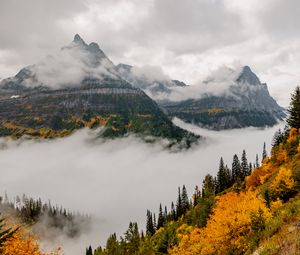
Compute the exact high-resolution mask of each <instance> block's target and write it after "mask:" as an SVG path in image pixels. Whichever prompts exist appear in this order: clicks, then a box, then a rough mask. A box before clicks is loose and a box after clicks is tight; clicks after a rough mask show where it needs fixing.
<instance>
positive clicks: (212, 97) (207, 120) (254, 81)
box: [161, 66, 285, 130]
mask: <svg viewBox="0 0 300 255" xmlns="http://www.w3.org/2000/svg"><path fill="white" fill-rule="evenodd" d="M230 72H231V71H230ZM230 72H229V73H230ZM230 75H231V77H234V79H233V80H230V79H226V77H223V78H224V79H223V78H222V77H221V80H220V77H218V78H216V77H209V78H208V79H207V80H206V81H204V84H205V86H208V87H209V89H208V91H214V88H213V87H214V86H219V87H220V88H221V87H222V88H223V90H224V86H225V87H226V89H225V90H224V91H223V93H219V94H218V93H205V94H203V95H202V96H201V98H200V99H189V100H184V101H180V102H170V101H169V102H166V101H164V102H161V106H162V107H163V108H165V109H166V110H167V112H168V114H169V115H170V116H176V117H179V118H181V119H183V120H185V121H188V122H192V123H196V124H198V125H200V126H202V127H205V128H209V129H215V130H221V129H232V128H242V127H248V126H254V127H264V126H273V125H275V124H276V123H277V122H278V121H279V120H282V119H283V118H284V117H285V111H284V109H283V108H282V107H280V106H279V105H278V104H277V103H276V101H275V100H274V99H273V98H272V97H271V96H270V94H269V91H268V87H267V85H266V84H265V83H261V82H260V80H259V78H258V77H257V76H256V74H254V73H253V72H252V71H251V69H250V67H248V66H244V67H243V68H241V70H240V71H238V72H237V71H236V70H232V73H231V74H230ZM220 84H221V86H220Z"/></svg>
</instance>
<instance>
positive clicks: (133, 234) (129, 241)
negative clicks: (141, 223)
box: [124, 222, 140, 255]
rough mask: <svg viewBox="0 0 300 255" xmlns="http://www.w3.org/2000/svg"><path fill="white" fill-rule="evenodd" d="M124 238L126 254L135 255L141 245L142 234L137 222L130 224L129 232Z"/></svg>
mask: <svg viewBox="0 0 300 255" xmlns="http://www.w3.org/2000/svg"><path fill="white" fill-rule="evenodd" d="M124 237H125V239H124V240H125V250H126V254H128V255H129V254H130V255H131V254H134V253H135V252H136V251H137V250H138V248H139V245H140V234H139V229H138V225H137V223H136V222H134V223H132V222H130V223H129V227H128V230H127V231H126V232H125V235H124Z"/></svg>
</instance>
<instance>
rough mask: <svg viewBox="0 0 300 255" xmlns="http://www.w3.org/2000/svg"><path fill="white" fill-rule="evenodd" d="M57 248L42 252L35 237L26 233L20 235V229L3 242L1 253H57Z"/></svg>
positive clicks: (18, 254) (20, 254)
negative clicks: (53, 250) (52, 250)
mask: <svg viewBox="0 0 300 255" xmlns="http://www.w3.org/2000/svg"><path fill="white" fill-rule="evenodd" d="M59 250H60V249H58V250H57V251H55V252H51V253H44V252H42V251H41V249H40V247H39V245H38V243H37V240H36V239H35V238H33V237H32V236H28V235H26V236H24V235H23V236H22V235H21V233H20V231H18V232H17V233H15V234H14V235H13V237H12V238H11V239H10V240H8V241H7V242H6V243H5V244H4V246H3V247H2V251H1V255H58V254H59Z"/></svg>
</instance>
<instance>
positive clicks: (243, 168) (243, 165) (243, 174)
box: [241, 150, 249, 180]
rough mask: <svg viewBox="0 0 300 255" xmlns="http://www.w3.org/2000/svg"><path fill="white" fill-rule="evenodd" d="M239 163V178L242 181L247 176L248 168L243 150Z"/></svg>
mask: <svg viewBox="0 0 300 255" xmlns="http://www.w3.org/2000/svg"><path fill="white" fill-rule="evenodd" d="M241 161H242V162H241V178H242V180H244V179H245V177H246V176H248V175H249V166H248V161H247V156H246V151H245V150H243V154H242V159H241Z"/></svg>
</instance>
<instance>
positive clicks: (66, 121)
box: [0, 35, 197, 143]
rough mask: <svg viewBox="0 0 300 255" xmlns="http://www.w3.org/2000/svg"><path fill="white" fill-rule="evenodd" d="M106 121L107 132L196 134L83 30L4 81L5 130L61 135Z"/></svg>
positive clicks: (177, 137)
mask: <svg viewBox="0 0 300 255" xmlns="http://www.w3.org/2000/svg"><path fill="white" fill-rule="evenodd" d="M84 126H87V127H91V128H94V127H99V126H104V127H105V128H104V130H103V132H102V135H103V136H109V137H115V136H121V135H125V134H127V133H136V134H139V135H143V136H145V135H147V136H153V137H162V138H168V139H170V140H173V141H177V142H180V141H183V140H185V141H187V143H190V142H191V141H195V140H196V139H197V137H196V136H194V135H192V134H190V133H188V132H186V131H184V130H182V129H180V128H178V127H176V126H174V125H173V124H172V122H171V121H170V120H169V119H168V117H167V116H166V115H165V114H164V113H163V112H162V111H161V109H160V108H159V106H158V105H157V104H156V103H155V102H154V101H153V100H151V99H150V98H149V97H148V96H147V95H146V94H145V93H144V92H143V91H142V90H140V89H138V88H135V87H133V86H132V85H131V84H129V83H128V82H127V81H125V80H124V79H122V78H121V77H120V75H119V73H118V72H117V71H116V67H115V66H114V64H113V63H112V61H111V60H109V59H108V57H107V56H106V55H105V53H104V52H103V51H102V50H101V49H100V48H99V46H98V45H97V44H96V43H91V44H89V45H88V44H86V43H85V42H84V41H83V39H82V38H80V36H79V35H75V37H74V40H73V42H72V43H71V44H70V45H68V46H65V47H63V48H62V49H61V51H60V52H59V53H58V54H57V55H54V56H48V57H47V58H46V59H44V60H42V61H41V62H39V63H37V64H35V65H32V66H28V67H25V68H23V69H22V70H21V71H20V72H19V73H18V74H17V75H16V76H14V77H11V78H8V79H4V80H2V81H1V82H0V135H1V136H7V135H12V136H15V137H20V136H22V135H24V134H27V135H30V136H34V137H57V136H64V135H68V134H70V133H71V132H72V131H73V130H76V129H78V128H82V127H84Z"/></svg>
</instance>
